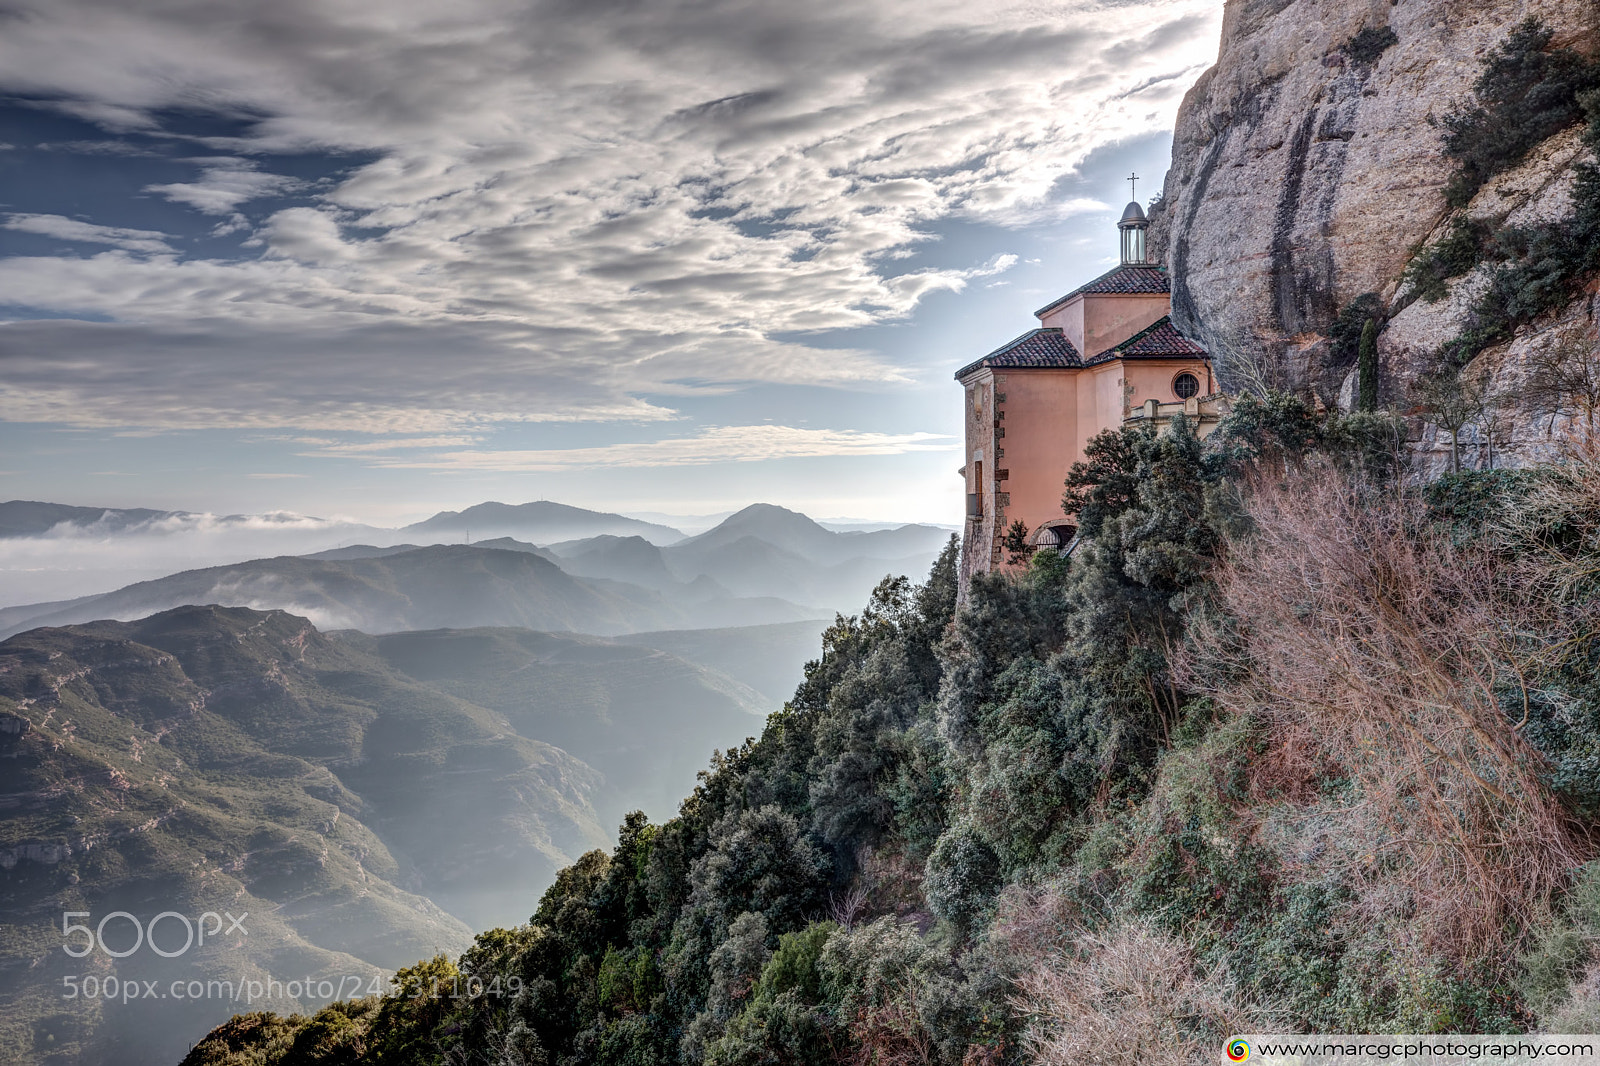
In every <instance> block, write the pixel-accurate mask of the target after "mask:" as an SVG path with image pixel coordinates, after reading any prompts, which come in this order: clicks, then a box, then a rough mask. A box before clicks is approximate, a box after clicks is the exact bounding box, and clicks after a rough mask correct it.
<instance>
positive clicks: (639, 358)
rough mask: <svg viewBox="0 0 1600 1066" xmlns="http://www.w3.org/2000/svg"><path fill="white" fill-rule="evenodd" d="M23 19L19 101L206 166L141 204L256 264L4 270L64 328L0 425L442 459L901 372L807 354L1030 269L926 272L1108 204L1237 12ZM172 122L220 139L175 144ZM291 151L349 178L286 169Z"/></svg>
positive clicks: (3, 355)
mask: <svg viewBox="0 0 1600 1066" xmlns="http://www.w3.org/2000/svg"><path fill="white" fill-rule="evenodd" d="M11 7H12V8H13V9H14V10H15V11H16V12H17V14H18V17H17V18H15V19H13V20H11V21H10V22H8V23H7V31H6V33H5V35H3V37H0V90H3V91H5V92H9V93H13V94H20V95H23V96H31V97H33V98H37V99H49V100H52V101H56V102H57V104H56V106H59V107H60V108H63V109H66V110H68V111H70V112H72V113H74V114H77V115H80V116H84V117H87V118H89V119H90V120H92V121H95V122H98V123H101V124H102V125H103V126H105V127H106V128H108V129H112V130H118V131H134V132H131V133H128V134H127V136H129V137H134V136H146V137H147V139H149V137H153V136H154V135H155V134H161V135H163V136H167V137H169V138H178V139H181V140H182V141H183V143H187V144H191V145H192V144H199V145H200V146H201V148H202V149H203V150H204V151H206V152H208V153H211V154H208V155H204V156H200V157H197V158H195V159H193V160H191V161H190V165H192V166H194V167H196V168H197V174H196V177H195V179H194V180H192V181H178V182H163V183H159V184H151V185H149V186H148V189H147V191H148V192H150V193H152V194H153V195H158V196H161V197H164V198H166V199H167V200H169V201H171V202H173V203H175V204H179V205H183V206H185V207H188V208H192V209H193V210H195V211H196V212H198V213H202V214H204V215H206V216H207V217H219V218H221V219H223V221H222V222H221V223H220V224H219V225H218V226H217V228H216V229H215V230H214V231H213V233H214V235H215V236H217V237H222V236H226V235H227V234H229V233H232V232H243V231H246V230H248V231H249V233H250V237H251V240H250V241H249V242H246V247H245V248H243V249H242V250H241V251H240V253H239V254H235V255H230V256H227V257H213V258H198V257H189V258H184V257H177V258H174V257H164V256H151V257H149V258H140V257H137V256H134V255H129V254H125V253H128V252H136V251H141V249H136V248H132V247H128V246H127V245H126V244H116V243H115V242H107V243H111V244H112V246H113V247H114V248H117V249H118V251H116V252H111V253H106V254H102V255H98V256H88V257H35V258H29V259H23V258H11V259H3V260H0V290H3V291H6V292H7V293H8V294H9V296H8V298H9V300H10V301H11V302H13V303H14V304H19V305H21V306H24V307H28V308H31V309H34V310H35V311H37V312H39V313H41V314H42V315H45V316H49V317H50V318H51V319H52V320H51V321H45V322H42V323H13V324H12V325H10V326H7V327H4V328H0V417H5V418H9V419H13V420H46V421H65V422H70V423H74V424H80V425H144V426H155V427H172V426H195V425H230V424H243V425H247V426H261V427H266V426H273V425H278V426H293V427H300V428H304V429H312V428H338V427H340V426H341V425H342V426H346V427H349V428H365V429H382V430H384V431H389V432H403V433H426V434H433V433H448V432H459V431H461V430H463V429H470V428H472V427H474V426H480V425H482V424H484V423H485V422H488V421H494V420H500V419H515V418H525V419H554V418H561V417H571V418H576V419H620V420H635V419H655V418H665V417H671V416H672V415H673V412H672V411H670V410H666V409H664V408H662V407H660V406H658V405H656V404H653V403H651V402H649V401H647V400H644V399H641V397H644V396H662V395H675V394H678V395H681V394H692V393H696V392H700V391H706V390H710V391H722V390H727V389H730V388H739V387H743V386H745V385H748V384H752V383H760V384H782V385H822V386H829V387H849V388H881V387H885V386H888V385H891V384H894V383H897V382H903V381H905V380H907V378H908V376H909V372H908V370H907V368H904V367H900V366H896V365H893V364H892V363H889V362H887V361H885V360H884V359H882V358H881V357H879V356H876V355H874V354H873V353H871V352H863V351H838V350H836V349H830V348H827V347H823V346H821V345H816V344H813V343H811V342H809V341H807V340H806V339H805V338H806V337H807V336H815V335H820V334H825V333H827V332H829V331H836V330H843V329H850V328H855V327H861V326H868V325H873V324H876V323H883V322H890V321H895V320H898V319H903V318H905V317H906V316H908V315H910V314H911V313H912V312H913V311H914V310H915V308H916V307H917V305H918V304H919V302H920V301H922V300H924V299H926V298H927V297H928V296H929V295H930V294H931V293H935V292H940V291H959V290H960V289H961V288H962V287H964V286H965V285H966V284H968V282H969V281H970V280H971V279H974V278H980V277H989V276H992V274H993V273H995V272H997V271H998V270H1000V269H1003V268H1002V267H1001V266H1000V264H999V263H998V262H994V263H988V264H979V263H974V264H968V265H966V266H964V267H962V266H958V267H955V268H951V269H942V270H930V269H927V268H926V267H911V266H907V265H905V259H906V257H907V256H908V255H909V254H910V253H913V252H914V251H916V250H917V249H918V248H920V247H923V246H925V245H926V244H927V243H928V242H930V241H932V240H934V239H936V238H937V236H938V234H939V228H940V226H941V225H942V224H945V223H948V222H952V221H978V222H988V223H995V224H1001V225H1012V226H1014V225H1036V224H1045V223H1049V222H1052V221H1057V220H1059V219H1061V218H1064V217H1068V216H1069V215H1071V214H1074V213H1081V212H1083V211H1086V210H1095V209H1098V208H1099V207H1100V205H1099V204H1097V203H1095V202H1094V201H1089V200H1086V199H1083V198H1081V197H1080V198H1066V197H1064V196H1063V194H1062V193H1061V192H1060V190H1061V189H1062V187H1063V186H1062V179H1063V178H1064V177H1066V176H1069V175H1070V174H1071V173H1072V172H1073V169H1074V167H1076V166H1077V165H1078V164H1079V163H1080V162H1081V161H1082V160H1083V159H1084V158H1085V157H1086V156H1087V155H1088V154H1089V153H1090V152H1092V151H1094V150H1095V149H1097V148H1100V147H1103V146H1105V145H1108V144H1111V143H1114V142H1119V141H1124V140H1128V139H1130V138H1134V137H1138V136H1141V135H1144V134H1147V133H1150V132H1151V131H1153V130H1156V129H1159V128H1161V127H1163V126H1165V125H1168V124H1170V121H1171V116H1172V114H1173V113H1174V111H1175V110H1176V107H1177V103H1178V100H1179V98H1180V96H1181V93H1182V90H1183V87H1184V85H1185V84H1186V82H1187V80H1188V74H1189V72H1195V71H1197V70H1198V68H1199V65H1201V64H1203V63H1205V62H1207V61H1208V60H1209V59H1210V57H1211V55H1212V53H1213V52H1214V48H1215V27H1216V21H1217V18H1218V17H1219V15H1218V11H1217V10H1216V5H1215V3H1214V0H1148V2H1145V3H1140V4H1131V5H1130V4H1125V3H1101V2H1097V0H1073V2H1069V3H1062V4H1055V5H1040V4H1037V3H1034V2H1032V0H996V2H995V3H989V4H981V5H978V4H971V3H970V2H966V0H915V2H913V0H842V2H840V3H836V4H827V5H805V4H792V3H783V2H780V0H661V2H659V3H648V4H646V3H638V2H634V0H605V2H602V3H600V4H595V3H593V2H592V0H585V2H582V3H579V2H577V0H551V2H549V3H543V4H538V5H533V6H531V7H530V6H529V5H525V4H511V3H506V2H504V0H463V2H462V3H458V4H452V5H448V6H445V7H441V6H439V5H396V4H383V5H362V4H346V5H327V4H316V5H299V4H296V5H272V4H259V3H256V2H253V0H173V2H169V3H160V4H157V3H154V2H153V0H12V3H11ZM179 112H181V113H183V114H187V115H194V114H201V115H206V116H210V117H214V118H216V119H217V120H218V121H217V122H216V123H215V125H216V130H217V131H222V132H216V131H214V132H209V133H203V134H199V133H194V132H192V131H190V130H189V129H188V128H187V127H184V128H180V127H179V126H178V125H175V124H173V125H171V128H170V129H169V128H168V125H166V124H171V122H172V120H171V118H170V116H171V115H173V114H175V113H179ZM138 131H144V133H143V134H140V133H139V132H138ZM190 150H191V151H192V149H190ZM289 153H293V154H294V155H295V156H296V158H297V159H299V160H300V161H301V162H300V163H299V164H297V166H301V167H305V166H306V165H307V164H306V162H305V161H306V160H320V161H321V168H322V171H323V173H324V174H326V175H327V177H326V180H323V179H318V180H311V179H303V178H294V177H289V176H286V175H284V174H280V173H275V170H287V169H293V168H291V167H289V166H288V165H283V166H277V165H275V164H274V163H273V162H272V160H273V159H274V158H278V157H280V156H284V155H287V154H289ZM351 160H356V162H351ZM301 172H302V170H296V173H301ZM307 172H308V171H307ZM269 198H270V199H271V200H272V202H271V203H270V205H268V209H267V210H268V211H269V212H270V213H267V214H266V215H265V217H260V216H254V217H249V216H248V213H249V212H250V211H251V210H252V209H254V205H259V204H261V202H262V201H264V200H267V199H269ZM284 201H287V202H284ZM106 228H107V229H108V231H109V230H111V229H114V228H115V227H110V226H107V227H106ZM159 236H160V235H157V237H159ZM121 239H122V240H124V241H136V240H154V239H156V238H154V237H152V238H140V237H126V238H121ZM206 254H207V255H214V253H211V252H208V253H206ZM61 316H82V317H92V318H97V319H103V320H109V322H110V327H109V328H108V329H107V330H106V331H102V332H97V331H94V330H87V329H84V328H83V327H84V326H85V323H83V322H69V321H61V320H60V319H61ZM22 326H26V327H27V328H25V329H24V328H20V327H22ZM111 340H114V341H116V343H114V344H109V345H108V344H107V343H106V342H107V341H111ZM172 375H177V377H173V376H172ZM358 386H359V387H358Z"/></svg>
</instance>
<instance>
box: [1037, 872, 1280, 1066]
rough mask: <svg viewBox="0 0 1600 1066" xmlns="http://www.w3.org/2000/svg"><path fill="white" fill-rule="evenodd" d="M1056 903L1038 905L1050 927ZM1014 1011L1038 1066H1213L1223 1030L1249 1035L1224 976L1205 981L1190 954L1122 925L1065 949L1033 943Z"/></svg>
mask: <svg viewBox="0 0 1600 1066" xmlns="http://www.w3.org/2000/svg"><path fill="white" fill-rule="evenodd" d="M1059 902H1060V901H1059V900H1058V899H1057V900H1052V899H1051V898H1050V894H1049V893H1046V894H1045V896H1044V898H1043V899H1041V900H1038V901H1036V906H1038V907H1039V909H1040V910H1041V911H1043V912H1046V913H1047V914H1049V912H1052V911H1055V912H1057V913H1054V914H1050V916H1048V917H1043V918H1042V920H1041V919H1039V918H1036V919H1034V920H1033V921H1032V922H1029V921H1028V920H1027V919H1023V920H1022V922H1021V924H1020V925H1019V926H1014V927H1013V928H1012V930H1011V933H1012V935H1016V934H1018V933H1019V932H1021V930H1022V929H1023V928H1029V927H1031V928H1033V929H1034V930H1035V931H1042V930H1043V929H1044V928H1049V927H1056V926H1057V922H1058V921H1059V918H1060V911H1059ZM1033 947H1034V951H1033V952H1032V953H1031V956H1030V961H1029V964H1028V966H1027V968H1026V969H1025V970H1024V971H1023V973H1022V976H1021V977H1020V978H1019V979H1018V981H1017V994H1016V995H1015V997H1014V998H1013V1001H1012V1002H1013V1006H1014V1007H1015V1009H1016V1010H1017V1011H1018V1012H1019V1013H1020V1014H1021V1015H1022V1016H1023V1017H1025V1018H1027V1019H1028V1028H1027V1030H1026V1032H1025V1034H1024V1038H1023V1039H1024V1045H1025V1046H1026V1047H1027V1049H1028V1051H1029V1052H1030V1056H1029V1061H1031V1062H1036V1063H1040V1064H1042V1066H1057V1064H1060V1066H1068V1064H1071V1066H1078V1064H1080V1063H1085V1062H1093V1063H1096V1064H1097V1066H1122V1064H1126V1066H1135V1064H1138V1066H1178V1064H1181V1063H1193V1062H1215V1061H1217V1057H1218V1053H1219V1051H1220V1049H1221V1047H1222V1041H1223V1040H1224V1038H1226V1037H1227V1035H1228V1034H1229V1033H1233V1032H1244V1031H1248V1030H1250V1029H1251V1025H1250V1022H1249V1019H1248V1016H1247V1015H1246V1014H1245V1012H1244V1011H1242V1010H1241V1009H1240V1008H1239V1007H1238V1006H1237V1005H1236V1000H1235V998H1234V995H1233V991H1234V990H1233V987H1232V984H1231V982H1230V981H1228V979H1227V977H1226V975H1224V974H1223V973H1222V972H1221V971H1215V970H1214V971H1211V972H1209V973H1205V974H1201V973H1199V972H1198V971H1197V969H1196V962H1195V957H1194V952H1193V950H1192V949H1191V948H1190V947H1189V946H1188V945H1187V944H1184V943H1183V942H1181V941H1179V940H1177V939H1174V938H1173V937H1171V936H1168V935H1166V934H1165V933H1162V932H1159V931H1158V930H1156V929H1155V928H1154V927H1152V926H1151V925H1150V924H1149V923H1147V922H1144V921H1137V920H1124V921H1119V922H1117V923H1114V924H1113V925H1111V926H1110V927H1109V928H1107V929H1104V930H1101V931H1099V932H1090V931H1088V930H1086V929H1082V928H1080V929H1078V930H1077V931H1076V933H1075V935H1074V936H1072V937H1071V938H1070V939H1069V940H1067V941H1065V942H1035V943H1034V945H1033Z"/></svg>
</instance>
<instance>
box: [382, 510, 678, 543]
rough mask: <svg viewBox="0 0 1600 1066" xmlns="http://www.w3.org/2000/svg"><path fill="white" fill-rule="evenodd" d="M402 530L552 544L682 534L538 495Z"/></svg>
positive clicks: (667, 538) (662, 539) (445, 514)
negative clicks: (535, 498) (528, 500)
mask: <svg viewBox="0 0 1600 1066" xmlns="http://www.w3.org/2000/svg"><path fill="white" fill-rule="evenodd" d="M400 532H401V533H411V534H426V535H429V536H451V537H452V538H453V539H454V538H460V537H465V536H467V535H469V534H470V535H472V536H474V537H489V536H512V537H516V538H518V539H520V540H530V541H534V542H536V543H539V544H548V543H550V542H552V541H558V540H576V539H579V538H582V537H596V536H600V535H602V534H611V535H613V536H621V537H630V536H640V537H644V538H645V539H646V540H649V541H651V542H652V543H656V544H671V543H673V542H674V541H679V540H682V539H683V534H682V533H680V532H679V531H678V530H676V529H673V528H672V527H671V526H663V525H657V524H656V523H654V522H641V521H639V520H638V519H637V518H625V517H623V516H622V515H619V514H607V513H606V512H603V511H586V510H584V509H583V508H581V507H570V506H568V505H567V504H564V503H554V502H552V501H549V500H539V501H536V502H534V503H524V504H509V503H480V504H478V505H476V506H474V507H468V508H467V509H466V510H464V511H440V512H439V513H438V514H436V515H434V516H433V517H432V518H429V519H426V520H424V521H421V522H417V523H415V524H413V525H409V526H406V527H404V528H403V529H401V530H400Z"/></svg>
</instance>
